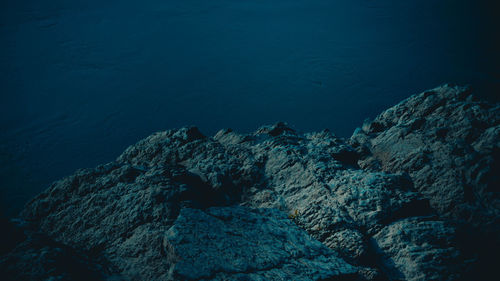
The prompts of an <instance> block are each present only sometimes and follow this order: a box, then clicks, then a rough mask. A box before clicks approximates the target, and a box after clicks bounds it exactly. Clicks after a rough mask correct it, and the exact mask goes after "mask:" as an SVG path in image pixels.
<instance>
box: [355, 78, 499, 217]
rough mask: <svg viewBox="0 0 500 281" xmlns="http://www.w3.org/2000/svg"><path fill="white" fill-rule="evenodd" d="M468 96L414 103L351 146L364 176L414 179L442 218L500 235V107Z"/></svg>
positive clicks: (451, 92) (461, 91)
mask: <svg viewBox="0 0 500 281" xmlns="http://www.w3.org/2000/svg"><path fill="white" fill-rule="evenodd" d="M470 94H471V92H470V90H469V89H468V88H464V87H452V86H448V85H444V86H442V87H439V88H436V89H433V90H430V91H426V92H424V93H422V94H419V95H415V96H412V97H410V98H408V99H407V100H405V101H403V102H401V103H399V104H398V105H396V106H394V107H392V108H390V109H388V110H386V111H384V112H383V113H382V114H380V115H379V116H378V117H377V118H375V120H373V121H372V122H367V123H365V124H364V125H363V127H362V128H361V129H360V130H357V131H356V133H355V134H354V135H353V136H352V138H351V143H352V144H353V146H355V147H356V148H357V150H358V151H359V152H360V154H361V160H360V161H359V165H360V166H361V167H362V168H364V169H371V170H383V171H386V172H390V173H408V174H409V175H410V176H411V178H412V180H413V183H414V185H415V188H416V189H417V190H419V191H420V193H421V194H422V195H423V196H424V197H425V198H427V199H429V200H430V203H431V206H432V207H433V208H434V209H435V210H436V211H437V212H438V213H439V214H440V215H441V216H445V217H448V218H452V219H458V220H465V221H467V222H468V223H472V224H475V225H481V226H482V227H484V226H487V225H489V226H490V227H493V226H495V227H498V217H499V214H500V201H499V200H500V197H499V196H498V192H499V189H498V188H499V187H500V182H499V178H498V172H499V171H500V169H499V164H498V158H499V157H498V156H499V154H500V137H499V136H500V106H498V105H497V106H494V105H491V104H488V103H486V102H482V101H477V100H475V99H474V97H473V96H472V95H470Z"/></svg>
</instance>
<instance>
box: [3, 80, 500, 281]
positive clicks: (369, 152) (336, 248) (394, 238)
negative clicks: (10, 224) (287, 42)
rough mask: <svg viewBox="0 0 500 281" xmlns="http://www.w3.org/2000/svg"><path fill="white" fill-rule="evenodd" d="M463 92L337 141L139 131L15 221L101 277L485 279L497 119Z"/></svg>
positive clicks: (312, 136)
mask: <svg viewBox="0 0 500 281" xmlns="http://www.w3.org/2000/svg"><path fill="white" fill-rule="evenodd" d="M468 94H469V92H468V90H467V89H465V88H460V87H451V86H442V87H440V88H436V89H434V90H431V91H428V92H425V93H422V94H420V95H415V96H412V97H410V98H409V99H408V100H406V101H403V102H402V103H400V104H398V105H396V106H395V107H393V108H391V109H389V110H387V111H385V112H384V113H382V114H381V115H380V116H379V117H377V118H376V119H375V120H374V121H372V122H366V123H365V124H364V125H363V128H360V129H358V130H356V132H355V134H354V135H353V136H352V138H350V139H348V140H345V139H342V138H338V137H336V136H335V135H333V134H332V133H330V132H328V131H323V132H318V133H307V134H302V133H299V132H296V131H295V130H293V129H292V128H290V127H289V126H287V125H286V124H284V123H278V124H275V125H272V126H264V127H261V128H259V129H258V130H257V131H256V132H254V133H251V134H238V133H236V132H233V131H231V130H221V131H220V132H218V133H217V134H216V135H215V136H214V137H207V136H204V135H203V134H202V133H201V132H200V131H199V130H198V129H196V128H194V127H190V128H182V129H178V130H169V131H165V132H159V133H155V134H153V135H151V136H150V137H148V138H146V139H144V140H142V141H140V142H138V143H137V144H135V145H132V146H130V147H129V148H128V149H127V150H126V151H125V152H124V153H123V154H122V155H121V156H120V157H119V158H118V159H117V160H116V161H114V162H112V163H109V164H106V165H101V166H99V167H96V168H94V169H86V170H80V171H77V172H76V173H75V174H74V175H72V176H70V177H67V178H65V179H62V180H60V181H58V182H56V183H54V184H53V185H52V186H51V187H49V188H48V189H47V190H46V191H45V192H43V193H41V194H40V195H39V196H38V197H36V198H35V199H33V200H32V201H31V202H30V203H29V204H28V205H27V206H26V208H25V209H24V211H23V212H22V214H21V217H22V219H23V220H25V221H26V222H27V224H28V225H30V227H31V228H33V229H35V230H36V231H39V232H40V233H42V234H43V235H46V236H47V237H49V238H50V239H51V240H53V241H54V242H55V243H59V244H61V245H65V246H67V247H68V248H70V249H78V255H77V257H81V256H84V257H89V258H90V259H91V260H92V262H93V263H95V264H98V265H105V266H102V267H103V268H105V269H106V270H104V271H105V273H106V274H104V275H103V276H105V278H108V279H109V278H123V279H125V280H172V279H174V280H337V279H340V280H346V279H353V280H460V279H463V280H467V279H470V278H473V277H477V276H478V275H477V274H482V275H481V279H484V280H487V279H488V274H489V271H488V269H491V268H492V267H491V264H494V263H495V259H494V258H493V257H494V256H493V255H492V253H494V251H496V250H495V249H497V248H498V237H499V236H498V234H499V232H498V223H497V222H498V190H497V189H498V151H499V150H498V147H499V138H498V133H499V129H498V128H499V127H498V125H499V124H498V120H499V116H498V115H499V114H498V113H499V112H498V107H497V106H493V105H491V104H488V103H485V102H480V101H475V100H474V99H473V98H472V97H468ZM470 241H475V242H474V246H470V245H469V244H470ZM488 245H489V246H490V247H488ZM476 246H477V247H476ZM490 248H491V249H492V250H491V252H488V249H490ZM17 253H19V251H18V252H17ZM26 253H28V250H26ZM4 263H5V262H4ZM17 265H18V266H19V267H22V266H23V263H17ZM12 268H16V266H15V265H14V267H12ZM109 276H112V277H109Z"/></svg>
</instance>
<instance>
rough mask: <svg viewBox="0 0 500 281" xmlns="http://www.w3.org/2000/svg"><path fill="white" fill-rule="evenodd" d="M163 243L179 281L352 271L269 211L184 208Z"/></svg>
mask: <svg viewBox="0 0 500 281" xmlns="http://www.w3.org/2000/svg"><path fill="white" fill-rule="evenodd" d="M163 245H164V247H165V249H166V250H165V252H169V253H170V255H171V256H172V260H175V261H176V262H175V263H173V265H172V268H171V273H172V276H173V277H174V278H175V279H179V280H199V279H215V280H235V279H238V278H240V280H325V279H328V278H339V279H340V278H343V279H350V278H352V277H353V276H354V274H355V273H356V272H357V270H356V268H355V267H353V266H351V265H349V264H348V263H346V262H345V261H343V260H342V259H340V258H339V257H337V256H336V254H335V253H334V252H333V251H331V250H330V249H328V248H327V247H325V246H324V245H323V244H321V243H320V242H318V241H316V240H313V239H311V238H310V237H309V236H308V235H307V233H305V232H304V231H303V230H301V229H299V228H298V227H297V226H296V225H294V224H293V222H291V221H290V220H289V219H288V218H287V216H286V215H285V214H283V213H282V212H279V211H277V210H275V209H250V208H245V207H215V208H210V209H207V210H205V211H202V210H199V209H191V208H185V209H183V210H182V211H181V213H180V215H179V217H178V218H177V221H176V222H175V224H174V225H173V226H172V227H171V228H170V229H169V230H168V231H167V232H166V234H165V236H164V240H163Z"/></svg>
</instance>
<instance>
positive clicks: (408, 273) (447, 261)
mask: <svg viewBox="0 0 500 281" xmlns="http://www.w3.org/2000/svg"><path fill="white" fill-rule="evenodd" d="M454 237H455V228H454V227H452V226H450V225H449V224H447V223H445V222H443V221H433V220H424V219H421V218H410V219H404V220H401V221H397V222H394V223H392V224H390V225H388V226H386V227H384V228H383V229H382V230H381V231H380V232H379V233H377V234H376V235H374V236H373V239H374V241H375V243H376V247H377V249H378V250H379V253H380V259H381V262H382V263H383V264H384V265H385V266H384V267H385V268H386V269H388V273H387V274H388V277H389V279H391V280H457V279H459V277H460V273H461V268H463V267H464V265H465V264H463V261H462V259H461V257H460V252H459V251H458V250H457V249H456V248H455V247H454V244H455V243H454V242H455V241H453V239H454Z"/></svg>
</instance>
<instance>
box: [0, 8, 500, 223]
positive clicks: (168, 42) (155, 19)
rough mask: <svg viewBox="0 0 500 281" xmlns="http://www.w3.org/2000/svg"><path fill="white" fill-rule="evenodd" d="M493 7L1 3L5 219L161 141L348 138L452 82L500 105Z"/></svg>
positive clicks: (0, 184)
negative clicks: (176, 133) (170, 137)
mask: <svg viewBox="0 0 500 281" xmlns="http://www.w3.org/2000/svg"><path fill="white" fill-rule="evenodd" d="M7 2H8V3H7ZM487 2H488V1H472V0H470V1H465V0H462V1H451V0H447V1H445V0H432V1H430V0H429V1H422V0H419V1H416V0H414V1H395V0H394V1H389V0H378V1H372V0H350V1H347V0H336V1H332V0H210V1H209V0H143V1H131V0H121V1H118V0H99V1H97V0H86V1H83V0H51V1H41V0H16V1H2V3H0V40H1V41H0V42H1V44H0V83H1V89H0V91H1V95H0V112H1V113H0V114H1V115H0V125H1V131H0V188H1V189H0V196H1V205H2V209H3V211H4V212H6V213H7V214H9V215H12V214H15V213H16V212H17V211H18V210H19V208H20V206H22V204H23V203H25V202H26V200H27V199H28V198H30V197H32V196H34V195H35V194H36V193H38V192H40V191H41V190H43V189H44V188H46V187H47V186H48V185H49V184H50V182H52V181H53V180H56V179H58V178H60V177H62V176H65V175H68V174H71V173H72V172H73V171H74V170H75V169H77V168H83V167H93V166H95V165H97V164H100V163H104V162H108V161H111V160H113V159H114V158H116V157H117V156H118V155H119V153H120V152H121V151H123V150H124V149H125V148H126V147H127V146H128V145H130V144H132V143H134V142H136V141H137V140H139V139H141V138H143V137H146V136H147V135H149V134H150V133H152V132H154V131H158V130H165V129H170V128H175V127H181V126H185V125H196V126H198V127H199V128H200V129H201V130H202V131H203V132H205V133H206V134H209V135H210V134H214V133H215V132H216V131H217V130H218V129H220V128H226V127H230V128H233V129H235V130H238V131H241V132H249V131H252V130H254V129H256V128H257V127H258V126H260V125H262V124H268V123H274V122H276V121H279V120H283V121H287V122H288V123H290V124H291V125H293V126H294V127H295V128H296V129H298V130H301V131H313V130H321V129H324V128H328V129H330V130H331V131H333V132H334V133H336V134H337V135H340V136H349V135H350V134H351V132H352V131H353V129H354V128H355V127H356V126H359V125H360V124H361V123H362V121H363V120H364V119H365V118H367V117H374V116H375V115H376V114H377V113H379V112H380V111H381V110H383V109H385V108H387V107H388V106H391V105H393V104H395V103H397V102H399V101H400V100H401V99H404V98H406V97H408V96H409V95H410V94H413V93H418V92H420V91H423V90H426V89H428V88H433V87H435V86H437V85H439V84H441V83H444V82H454V83H459V84H472V86H473V87H475V89H477V91H476V92H477V93H478V94H479V95H482V96H484V97H487V98H490V99H498V96H497V94H496V93H498V90H499V88H500V86H499V85H500V83H499V80H500V74H499V73H500V71H499V62H500V60H499V55H498V50H500V46H499V44H498V42H497V41H496V40H495V38H497V37H499V36H498V35H499V34H498V31H497V30H498V25H497V23H498V20H496V19H495V17H496V14H497V13H496V12H497V11H498V10H496V8H495V7H492V5H491V4H487ZM489 2H493V1H489Z"/></svg>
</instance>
